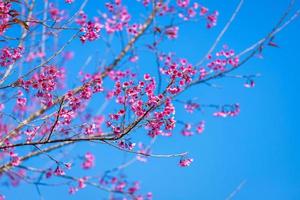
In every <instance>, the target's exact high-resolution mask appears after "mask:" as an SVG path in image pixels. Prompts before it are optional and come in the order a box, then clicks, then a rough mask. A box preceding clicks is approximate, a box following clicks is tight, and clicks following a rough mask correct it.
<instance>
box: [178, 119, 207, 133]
mask: <svg viewBox="0 0 300 200" xmlns="http://www.w3.org/2000/svg"><path fill="white" fill-rule="evenodd" d="M194 127H195V129H196V132H197V133H198V134H200V133H202V132H203V131H204V128H205V122H204V121H200V122H199V123H197V124H196V125H192V124H191V123H186V124H184V128H183V129H182V131H181V134H182V135H183V136H192V135H194V131H193V130H192V129H193V128H194Z"/></svg>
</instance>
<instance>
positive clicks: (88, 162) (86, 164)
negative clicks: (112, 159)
mask: <svg viewBox="0 0 300 200" xmlns="http://www.w3.org/2000/svg"><path fill="white" fill-rule="evenodd" d="M94 165H95V156H94V155H93V154H92V153H90V152H87V153H86V154H85V155H84V161H83V163H82V165H81V166H82V168H83V169H90V168H92V167H93V166H94Z"/></svg>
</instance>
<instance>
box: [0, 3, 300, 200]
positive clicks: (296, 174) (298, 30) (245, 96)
mask: <svg viewBox="0 0 300 200" xmlns="http://www.w3.org/2000/svg"><path fill="white" fill-rule="evenodd" d="M76 1H77V2H79V0H76ZM97 3H98V2H97V1H96V0H91V1H90V3H89V5H88V7H87V9H86V10H87V12H89V11H92V10H95V6H96V4H97ZM202 3H203V4H204V5H207V7H209V8H211V9H217V10H219V12H220V17H219V22H218V26H217V27H216V28H214V29H212V30H206V29H205V28H204V24H203V23H199V24H193V25H192V24H191V25H184V26H183V27H182V28H181V30H180V36H179V39H178V40H177V41H176V42H170V43H168V45H167V48H169V50H172V51H176V52H177V55H179V56H180V57H186V58H188V59H189V60H190V61H192V62H197V61H198V60H199V59H200V58H201V57H202V56H203V54H204V53H205V52H206V51H207V49H208V47H209V45H210V44H212V42H213V39H214V38H215V37H216V35H217V34H218V33H219V31H220V30H221V28H222V26H223V25H224V24H225V23H226V20H227V19H228V18H229V17H230V15H231V12H232V11H233V10H234V8H235V6H236V5H237V3H238V1H237V0H226V1H217V0H211V1H208V0H203V1H202ZM299 3H300V2H299V1H297V4H298V6H299ZM100 4H102V3H100ZM287 5H288V1H287V0H278V1H272V0H246V1H245V4H244V5H243V7H242V10H241V12H240V13H239V15H238V17H237V19H236V21H235V22H234V23H233V25H232V27H231V28H230V29H229V31H228V32H227V33H226V35H225V36H224V38H223V40H222V42H221V43H222V44H228V45H229V46H230V47H232V48H234V49H236V50H237V51H240V50H243V49H244V48H246V47H247V46H249V45H250V44H252V43H253V42H255V41H256V40H258V39H259V38H261V37H262V36H264V35H265V34H266V33H267V32H268V31H270V30H271V28H272V27H273V26H274V24H275V23H276V22H277V20H278V19H279V18H280V15H281V14H282V12H283V11H284V9H285V8H286V7H287ZM129 10H132V11H134V8H132V7H131V8H130V9H129ZM299 35H300V20H298V21H296V22H295V23H293V24H291V25H290V26H289V27H288V28H287V29H286V30H284V31H283V32H282V33H280V34H279V35H278V36H277V37H276V42H277V43H278V45H279V46H280V48H268V49H267V50H266V51H265V52H264V59H257V58H255V59H253V60H251V61H250V62H249V63H247V64H246V65H244V66H243V67H242V68H241V69H240V70H238V71H236V72H234V74H254V73H260V74H262V76H261V77H260V78H258V79H257V82H256V87H255V88H253V89H246V88H244V87H243V82H242V81H240V80H233V79H222V80H218V81H215V82H214V83H216V84H218V85H221V86H222V88H221V89H215V88H210V87H207V86H204V85H202V86H198V87H195V88H192V89H191V90H190V91H189V92H186V93H184V94H183V95H182V96H180V97H179V98H180V99H185V98H187V97H199V99H200V100H201V102H202V103H216V104H222V103H225V104H226V103H235V102H238V103H240V105H241V113H240V115H239V116H238V117H235V118H226V119H220V118H214V117H211V116H210V114H209V112H206V113H204V114H199V113H198V114H194V115H187V114H186V113H184V112H183V111H182V109H179V111H178V112H177V113H176V117H177V118H178V119H180V118H183V117H184V118H185V119H188V118H191V119H192V118H193V119H195V118H197V119H200V120H201V119H205V120H206V121H207V125H206V130H205V132H204V133H203V134H202V135H200V136H194V137H182V136H181V135H180V134H179V130H178V132H177V133H176V132H175V133H174V137H172V138H160V139H159V141H158V142H157V144H155V146H154V149H153V152H155V153H173V152H174V153H175V152H182V151H188V152H189V153H190V155H191V156H192V157H193V158H194V159H195V162H194V163H193V164H192V165H191V166H190V167H189V168H180V167H178V166H177V162H178V159H154V158H152V159H150V160H149V162H148V163H147V164H143V163H137V164H135V165H132V166H131V167H129V168H127V169H126V170H125V171H124V173H126V174H127V175H128V178H129V179H130V180H140V181H141V186H142V191H145V192H147V191H151V192H153V194H154V199H159V200H187V199H188V200H199V199H209V200H214V199H216V200H218V199H225V198H226V197H227V196H228V195H229V194H230V193H231V192H232V191H234V190H235V188H236V187H237V186H238V185H239V184H240V183H241V182H242V181H243V180H246V183H245V184H244V186H243V188H242V189H241V190H240V191H239V192H238V194H237V195H236V199H243V200H248V199H249V200H250V199H251V200H252V199H272V200H281V199H288V200H297V199H300V170H299V169H300V156H299V152H300V135H299V133H300V128H299V125H300V123H299V113H300V105H299V102H300V94H299V91H300V79H299V74H300V65H299V58H300V51H299V46H300V39H299ZM98 44H99V43H94V44H86V45H81V44H80V43H79V42H78V43H76V45H75V48H81V49H83V48H84V52H82V54H83V55H81V57H84V56H86V55H88V54H89V53H94V47H97V45H98ZM73 47H74V46H73ZM75 53H76V52H75ZM79 59H80V57H78V58H77V60H75V61H74V62H73V63H72V66H69V67H72V68H74V72H75V71H76V70H75V69H76V68H77V66H76V63H78V62H79V63H83V62H84V61H83V60H84V58H83V59H81V60H79ZM149 63H153V65H150V64H149ZM73 64H74V65H73ZM139 64H140V65H141V66H142V71H143V72H146V71H147V72H149V73H151V74H153V75H155V73H156V71H155V70H156V68H155V67H154V66H155V65H154V62H153V61H151V58H150V57H149V58H145V59H144V60H140V62H139ZM96 106H97V105H95V107H96ZM136 134H144V132H143V131H139V132H137V133H136ZM88 148H89V150H90V151H92V152H94V153H96V154H97V168H96V169H94V170H93V172H95V173H98V174H101V173H103V171H104V170H106V169H107V168H109V167H112V166H113V165H116V164H119V163H121V162H122V161H123V160H124V159H129V158H131V157H132V155H125V154H123V153H121V152H119V151H117V150H114V149H111V148H110V147H107V146H103V145H91V146H90V145H79V146H77V147H75V149H74V150H73V152H74V154H76V152H85V151H86V150H87V149H88ZM67 190H68V188H67V187H61V188H42V193H43V194H44V196H45V197H46V198H45V199H74V200H75V199H76V200H77V199H78V200H79V199H105V197H106V196H105V193H103V192H101V191H98V190H96V189H94V188H87V189H84V190H82V191H80V192H78V193H77V194H76V195H75V196H69V195H68V193H67ZM2 191H4V192H5V193H6V196H7V197H8V199H13V200H17V199H18V200H19V199H38V195H37V193H36V191H35V188H34V187H32V186H21V187H18V188H16V189H5V187H3V189H2Z"/></svg>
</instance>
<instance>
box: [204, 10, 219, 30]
mask: <svg viewBox="0 0 300 200" xmlns="http://www.w3.org/2000/svg"><path fill="white" fill-rule="evenodd" d="M218 16H219V12H218V11H214V12H213V13H210V14H208V15H207V16H206V20H207V24H206V27H207V28H212V27H214V26H216V25H217V20H218Z"/></svg>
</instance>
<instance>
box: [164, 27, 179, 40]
mask: <svg viewBox="0 0 300 200" xmlns="http://www.w3.org/2000/svg"><path fill="white" fill-rule="evenodd" d="M178 30H179V28H178V26H172V27H169V28H167V29H166V30H165V34H166V35H167V36H168V38H169V39H175V38H177V37H178Z"/></svg>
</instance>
